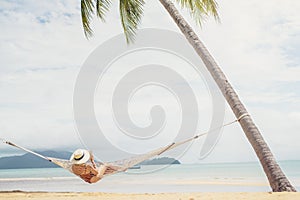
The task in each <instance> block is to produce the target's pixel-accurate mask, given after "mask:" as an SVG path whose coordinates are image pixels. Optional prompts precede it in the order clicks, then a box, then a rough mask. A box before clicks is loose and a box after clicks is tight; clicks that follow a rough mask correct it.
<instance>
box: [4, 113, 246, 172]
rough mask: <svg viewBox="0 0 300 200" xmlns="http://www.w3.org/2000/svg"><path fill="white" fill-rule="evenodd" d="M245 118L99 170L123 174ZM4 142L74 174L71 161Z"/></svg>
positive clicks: (106, 164)
mask: <svg viewBox="0 0 300 200" xmlns="http://www.w3.org/2000/svg"><path fill="white" fill-rule="evenodd" d="M245 116H249V114H248V113H245V114H243V115H241V116H240V117H239V118H238V119H236V120H234V121H232V122H229V123H227V124H223V125H222V126H220V127H218V128H215V129H213V130H210V131H208V132H205V133H202V134H199V135H195V136H194V137H192V138H189V139H186V140H184V141H181V142H173V143H171V144H170V145H167V146H165V147H161V148H159V149H156V150H153V151H150V152H148V153H146V154H142V155H138V156H134V157H131V158H128V159H123V160H118V161H114V162H107V163H100V162H96V166H97V168H98V169H99V168H100V166H101V165H105V166H106V167H107V168H106V171H105V172H104V176H107V175H112V174H115V173H118V172H123V171H126V170H127V169H129V168H131V167H133V166H135V165H137V164H139V163H141V162H143V161H145V160H148V159H149V158H152V157H154V156H158V155H160V154H162V153H164V152H166V151H169V150H171V149H174V148H175V147H178V146H180V145H182V144H185V143H188V142H190V141H192V140H195V139H197V138H199V137H201V136H204V135H206V134H208V133H209V132H212V131H214V130H217V129H220V128H222V127H225V126H228V125H230V124H233V123H235V122H238V121H240V120H241V119H242V118H243V117H245ZM0 140H2V141H3V142H4V143H5V144H8V145H10V146H13V147H16V148H19V149H21V150H23V151H26V152H28V153H31V154H33V155H36V156H38V157H40V158H42V159H45V160H48V161H50V162H52V163H54V164H56V165H58V166H60V167H62V168H64V169H66V170H69V171H70V172H71V173H73V171H72V162H70V161H69V160H65V159H59V158H52V157H46V156H43V155H41V154H38V153H36V152H34V151H31V150H29V149H26V148H24V147H21V146H19V145H16V144H14V143H12V142H9V141H5V140H4V139H0Z"/></svg>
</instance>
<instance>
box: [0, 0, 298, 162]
mask: <svg viewBox="0 0 300 200" xmlns="http://www.w3.org/2000/svg"><path fill="white" fill-rule="evenodd" d="M217 2H218V5H219V15H220V19H221V21H220V22H216V21H214V20H213V19H208V20H207V21H206V22H205V23H204V24H203V25H202V27H201V28H200V27H198V26H197V25H196V24H195V23H194V21H193V20H192V19H191V18H190V16H189V13H188V12H187V11H185V10H182V9H180V8H179V9H180V12H181V13H182V15H183V16H184V17H185V18H186V19H187V21H188V22H189V23H190V24H191V26H192V27H193V28H194V30H195V31H196V33H197V34H198V36H199V37H200V38H201V40H202V41H203V42H204V44H205V45H206V47H207V48H208V49H209V51H210V52H211V54H212V55H213V57H214V58H215V59H216V61H217V63H218V64H219V66H220V67H221V68H222V69H223V71H224V73H225V74H226V76H227V78H228V80H229V81H230V83H231V84H232V85H233V87H234V88H235V89H236V91H237V93H238V94H239V97H240V98H241V100H242V101H243V103H244V104H245V106H246V108H247V109H248V111H249V113H250V114H251V116H252V118H253V119H254V121H255V123H256V124H257V126H258V127H259V129H260V130H261V132H262V134H263V137H264V138H265V140H266V142H267V143H268V145H269V146H270V148H271V150H272V152H273V154H274V155H275V157H276V158H277V159H278V160H297V159H298V160H299V159H300V146H299V144H298V141H299V140H300V135H299V130H300V123H299V121H300V13H299V8H300V2H298V1H294V0H286V1H280V0H275V1H274V0H273V1H271V0H265V1H259V0H253V1H238V0H231V1H228V0H224V1H217ZM117 8H118V5H117V4H113V5H112V7H111V12H110V13H108V14H107V16H106V22H105V23H101V22H100V21H98V20H94V21H93V28H94V37H93V38H91V39H90V40H87V39H86V38H85V37H84V34H83V30H82V24H81V18H80V1H74V0H53V1H45V0H40V1H33V0H27V1H20V0H14V1H9V0H2V1H1V2H0V25H1V31H0V60H1V64H0V65H1V66H0V138H5V139H7V140H11V141H14V142H16V143H17V144H20V145H22V146H25V147H28V148H31V149H47V150H49V149H59V150H69V151H73V150H74V149H76V148H79V147H83V144H82V143H81V140H80V138H79V136H78V130H77V128H76V123H75V121H74V110H73V92H74V87H75V83H76V80H77V76H78V74H79V71H80V69H81V67H82V65H83V63H84V62H85V60H86V59H87V57H88V56H89V55H90V54H91V52H93V51H94V49H95V48H97V47H98V46H99V45H100V44H102V43H103V42H105V41H107V40H109V39H110V38H111V37H113V36H116V35H118V34H120V33H122V28H121V22H120V19H119V13H118V10H117ZM144 10H145V12H144V16H143V20H142V23H141V25H140V28H158V29H168V30H172V31H175V32H178V33H179V29H178V28H177V26H176V25H175V23H174V22H173V21H172V19H171V18H170V16H169V15H168V13H167V12H166V11H165V10H164V8H163V7H162V6H161V5H160V4H159V1H146V5H145V8H144ZM165 59H166V58H165ZM178 62H179V61H178ZM114 75H115V74H110V75H109V74H108V76H109V78H112V77H113V76H114ZM110 76H111V77H110ZM197 83H198V82H196V84H197ZM202 84H203V83H202ZM147 92H148V93H151V94H153V93H155V94H157V95H158V96H159V95H160V94H161V93H160V92H161V91H160V90H159V89H158V88H148V89H147V90H146V91H144V93H145V94H143V93H140V95H141V96H143V95H146V96H147ZM96 98H98V99H101V96H99V94H98V96H97V95H96ZM164 98H167V99H168V98H169V97H164ZM164 98H162V99H161V101H160V102H162V103H164V104H165V105H167V104H169V103H170V101H168V100H166V99H164ZM145 99H146V100H145ZM153 99H155V98H153ZM202 99H203V101H204V102H206V101H207V99H206V97H203V98H202ZM150 100H152V99H151V98H150ZM146 101H147V102H146ZM148 101H149V98H144V101H143V100H142V101H140V102H139V105H137V107H136V108H134V105H130V106H131V107H130V109H133V113H134V109H136V111H137V112H139V114H140V115H138V116H137V117H134V116H132V119H135V120H136V121H138V120H139V119H140V118H143V116H144V117H145V116H147V112H148V111H149V109H150V108H149V109H148V107H149V102H148ZM145 102H146V103H145ZM144 103H145V104H144ZM206 103H207V105H208V106H207V107H209V102H206ZM173 104H174V105H175V104H176V101H174V102H173V101H172V105H171V106H170V109H171V110H172V109H173V107H172V106H173ZM203 105H206V104H205V103H203ZM100 106H101V105H100ZM102 106H103V105H102ZM104 106H105V105H104ZM204 107H206V106H204ZM96 108H98V107H97V105H96ZM140 108H143V109H142V110H141V109H140ZM147 109H148V110H147ZM203 109H204V110H202V111H203V112H204V113H202V115H201V117H200V119H201V120H202V124H201V125H203V126H201V130H203V131H204V130H205V129H206V128H208V127H209V120H208V119H206V118H208V117H207V116H210V115H211V113H210V112H211V109H209V108H207V109H206V108H203ZM98 111H99V110H98ZM98 111H96V112H98ZM141 111H143V112H146V113H144V114H142V115H141ZM173 111H174V109H173ZM177 112H179V111H177V110H176V109H175V111H174V113H175V114H173V115H172V114H171V115H168V116H169V117H171V118H172V116H173V117H174V116H175V115H176V113H177ZM148 117H149V116H148ZM104 118H105V117H104ZM174 120H175V121H172V120H171V122H169V124H168V125H170V126H171V127H172V128H173V129H174V128H176V127H177V126H176V122H178V121H176V120H178V119H174ZM232 120H234V116H233V114H232V111H231V110H230V108H229V107H228V106H227V105H226V111H225V119H224V122H230V121H232ZM133 121H134V120H133ZM142 121H143V120H142ZM100 123H101V122H100ZM143 123H147V120H146V122H145V121H144V122H143ZM104 124H105V123H104ZM173 129H169V131H167V132H170V130H172V131H173V133H174V132H176V130H173ZM173 133H172V134H173ZM170 134H171V133H170ZM172 134H171V138H172V137H173V136H174V135H172ZM162 138H163V139H159V140H157V141H158V142H156V144H155V145H156V146H161V145H165V144H166V142H167V139H168V138H169V137H162ZM200 143H201V142H200V141H199V142H195V143H194V144H193V145H192V146H191V148H190V149H189V150H188V151H187V152H186V153H185V155H184V156H183V157H182V158H181V160H182V161H183V162H185V163H195V162H242V161H243V162H247V161H255V160H257V158H256V156H255V154H254V151H253V149H252V147H251V146H250V144H249V142H248V141H247V139H246V137H245V135H244V133H243V132H242V130H241V128H240V126H239V125H238V124H233V125H231V126H229V127H226V128H224V129H223V130H222V135H221V138H220V140H219V141H218V144H217V145H216V147H215V149H214V151H212V153H211V154H210V155H209V156H208V157H206V158H205V159H204V160H199V152H200V149H199V144H200ZM123 144H124V145H123V146H122V148H130V147H132V146H134V145H136V144H134V143H133V142H132V141H127V142H123ZM137 146H139V145H137ZM140 146H141V145H140ZM150 146H151V145H150ZM140 148H142V146H141V147H140ZM149 148H150V147H149ZM0 151H1V154H0V156H6V155H9V154H18V153H21V152H20V151H17V150H15V149H13V148H12V147H9V146H5V145H0ZM136 151H139V149H136Z"/></svg>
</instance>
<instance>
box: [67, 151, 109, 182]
mask: <svg viewBox="0 0 300 200" xmlns="http://www.w3.org/2000/svg"><path fill="white" fill-rule="evenodd" d="M70 161H71V163H72V171H73V173H74V174H75V175H77V176H79V177H80V178H82V179H83V180H84V181H85V182H88V183H96V182H97V181H99V180H100V179H102V178H103V175H104V174H105V172H106V170H107V166H105V165H103V164H102V165H100V167H99V169H97V166H96V164H95V161H94V156H93V154H92V152H90V151H87V150H85V149H77V150H76V151H75V152H74V153H73V154H72V156H71V158H70ZM88 161H91V163H88Z"/></svg>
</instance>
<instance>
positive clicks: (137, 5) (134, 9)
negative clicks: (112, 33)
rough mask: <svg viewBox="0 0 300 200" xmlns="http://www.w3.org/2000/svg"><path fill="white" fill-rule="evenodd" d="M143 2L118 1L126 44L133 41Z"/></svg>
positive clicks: (138, 0)
mask: <svg viewBox="0 0 300 200" xmlns="http://www.w3.org/2000/svg"><path fill="white" fill-rule="evenodd" d="M144 4H145V2H144V1H143V0H120V8H119V9H120V16H121V22H122V26H123V29H124V33H125V36H126V40H127V42H128V43H130V42H133V41H134V36H135V33H136V30H137V28H138V25H139V24H140V22H141V18H142V15H143V6H144Z"/></svg>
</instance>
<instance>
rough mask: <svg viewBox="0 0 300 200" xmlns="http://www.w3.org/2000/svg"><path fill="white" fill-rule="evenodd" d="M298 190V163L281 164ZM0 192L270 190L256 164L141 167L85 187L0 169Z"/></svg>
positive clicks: (73, 180)
mask: <svg viewBox="0 0 300 200" xmlns="http://www.w3.org/2000/svg"><path fill="white" fill-rule="evenodd" d="M280 166H281V167H282V169H283V171H284V172H285V173H286V175H287V176H288V178H289V180H290V181H291V182H292V183H293V185H294V186H296V188H297V189H298V190H300V161H284V162H280ZM0 190H1V191H11V190H24V191H63V192H67V191H69V192H71V191H78V192H94V191H96V192H127V193H144V192H152V193H155V192H226V191H228V192H230V191H234V192H242V191H245V192H251V191H257V192H258V191H270V190H271V189H270V187H269V186H268V182H267V179H266V177H265V175H264V173H263V171H262V169H261V167H260V165H259V164H258V163H224V164H195V165H172V166H169V167H166V166H142V167H141V169H135V170H134V169H132V170H129V171H128V172H126V173H119V174H116V175H112V176H108V177H106V178H104V179H103V180H101V181H100V182H98V183H96V184H87V183H85V182H83V181H82V180H81V179H79V178H78V177H76V176H74V175H73V174H71V173H70V172H68V171H66V170H64V169H61V168H51V169H45V168H44V169H9V170H0Z"/></svg>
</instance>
